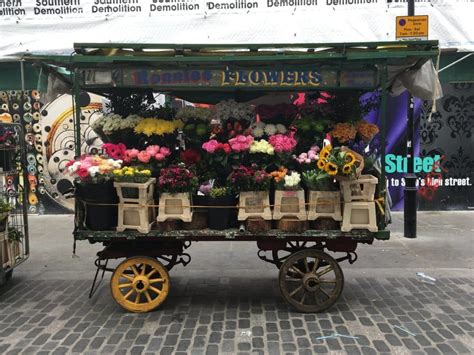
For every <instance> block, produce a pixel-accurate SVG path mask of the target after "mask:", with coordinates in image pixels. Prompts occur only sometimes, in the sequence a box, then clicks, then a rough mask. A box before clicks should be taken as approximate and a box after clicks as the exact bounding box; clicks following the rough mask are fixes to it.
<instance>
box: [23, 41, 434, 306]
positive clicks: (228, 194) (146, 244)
mask: <svg viewBox="0 0 474 355" xmlns="http://www.w3.org/2000/svg"><path fill="white" fill-rule="evenodd" d="M288 47H291V50H290V49H288V48H285V46H282V45H180V46H174V45H144V44H122V45H120V44H76V45H75V50H76V53H75V55H73V56H71V57H69V56H68V57H67V58H66V57H47V56H46V57H41V56H36V57H35V56H31V57H29V60H32V61H41V62H42V63H43V64H44V63H46V64H51V65H52V66H51V70H54V68H55V67H64V68H66V69H68V70H69V71H71V72H73V74H74V75H73V76H72V75H71V77H73V78H74V81H73V83H72V84H73V88H74V97H75V106H76V122H75V125H76V130H77V132H76V135H75V137H76V155H77V157H76V161H73V162H71V163H70V168H71V169H70V170H71V174H72V175H74V176H75V177H76V178H78V179H79V180H80V183H82V185H86V186H87V185H88V184H89V185H91V184H93V182H92V181H90V179H91V177H93V178H95V179H97V178H98V177H100V178H101V179H102V180H103V179H106V180H107V179H108V180H114V176H120V174H125V171H129V172H130V171H132V172H134V171H139V170H140V169H146V170H149V171H150V172H151V174H150V177H153V178H156V185H155V189H154V193H153V194H149V195H147V196H146V199H144V200H142V201H141V202H139V203H138V204H137V205H138V206H140V208H142V209H143V210H145V209H151V210H153V213H150V214H149V215H152V216H154V213H156V214H157V217H156V220H155V223H154V224H151V223H150V224H147V229H146V230H145V232H143V231H141V230H140V229H138V230H137V229H133V228H128V229H124V228H122V227H121V226H119V227H118V228H117V226H116V225H108V226H107V228H103V229H98V228H96V227H97V226H95V225H94V223H92V222H93V221H91V220H88V218H87V217H88V216H89V215H88V214H87V211H86V210H87V209H88V208H89V209H90V208H94V206H95V207H106V206H113V207H115V211H114V209H113V208H112V209H109V210H108V211H107V213H109V215H110V217H113V214H114V213H115V214H116V213H117V211H116V206H117V205H118V204H119V202H118V200H117V202H116V203H113V202H110V201H109V202H105V203H104V202H103V201H93V200H91V199H89V200H85V199H84V198H82V197H81V196H80V195H77V198H76V226H75V229H74V239H75V240H76V241H77V240H88V241H90V242H92V243H97V242H99V243H103V244H104V246H105V248H104V249H103V250H102V251H100V252H99V253H98V259H97V261H96V266H97V273H96V276H95V279H94V282H93V285H92V288H91V295H92V293H93V292H94V290H95V289H96V288H97V279H98V276H99V274H100V272H102V277H103V275H104V272H105V271H111V272H112V278H111V290H112V296H113V298H114V299H115V300H116V301H117V303H118V304H120V305H121V306H122V307H124V308H125V309H127V310H129V311H132V312H146V311H150V310H152V309H155V308H157V307H158V306H159V305H160V304H161V303H162V302H164V301H165V299H166V297H167V295H168V292H169V290H170V288H172V281H171V280H170V276H169V270H171V269H172V268H173V267H174V266H176V265H178V264H182V265H183V266H186V265H187V264H188V263H189V262H190V259H191V257H190V255H189V254H188V253H186V249H187V248H188V247H189V246H190V244H191V243H192V242H195V241H201V242H202V241H209V242H212V241H234V242H235V241H253V242H256V244H257V249H258V256H259V257H260V259H262V260H263V261H266V262H270V263H272V264H274V265H275V266H277V267H278V268H279V277H278V279H279V285H280V290H281V295H282V297H283V298H284V299H285V301H287V303H288V304H290V305H291V306H293V307H294V308H296V309H297V310H299V311H302V312H320V311H323V310H325V309H327V308H329V307H330V306H331V305H333V304H334V303H335V302H336V301H337V300H338V298H339V296H340V295H341V293H342V290H343V285H344V278H343V273H342V270H341V267H340V263H341V262H342V261H348V262H349V263H350V264H352V263H354V262H355V261H356V259H357V254H356V248H357V246H358V245H359V244H372V243H373V242H374V241H376V240H387V239H389V236H390V233H389V231H388V230H387V229H386V226H387V223H388V222H389V220H390V219H389V205H388V202H387V201H388V199H387V198H386V196H387V190H386V186H387V185H386V179H385V172H384V171H383V169H382V170H377V169H374V168H372V170H370V171H366V170H367V169H366V167H365V166H364V160H367V159H368V158H369V157H368V156H366V154H365V151H367V150H364V151H362V152H361V151H360V150H357V147H360V145H361V144H365V146H369V145H371V147H372V146H373V145H375V143H374V142H375V139H374V137H377V139H378V140H379V141H380V142H381V143H380V147H379V148H378V155H377V156H376V157H375V158H376V159H381V161H384V156H385V145H386V142H385V114H386V106H387V93H388V90H389V87H390V86H391V85H392V83H393V81H394V79H395V77H396V76H397V75H398V74H402V73H404V72H405V71H406V70H408V69H412V70H416V69H418V68H419V67H420V66H421V65H422V64H423V63H426V62H428V61H429V60H430V59H432V58H434V57H435V56H436V55H437V53H438V48H437V42H436V41H416V42H393V43H392V42H387V43H356V44H319V45H318V44H304V45H296V44H291V45H288ZM405 82H406V81H405ZM82 91H90V92H94V93H98V94H101V95H104V96H108V97H109V98H110V99H111V101H112V105H111V106H112V109H111V112H108V113H105V114H104V117H103V118H102V119H100V120H98V121H97V122H96V123H95V124H94V127H93V128H94V130H95V131H96V133H97V134H98V135H99V136H100V137H101V138H102V139H103V140H104V142H107V143H106V144H104V151H103V152H102V155H101V156H100V157H95V158H94V157H92V158H91V157H84V156H83V157H80V156H81V150H80V147H81V144H82V142H81V134H80V132H79V130H80V120H81V115H80V106H81V105H83V104H84V103H83V99H82V101H81V97H82V98H83V97H84V95H81V92H82ZM154 92H156V93H158V92H159V93H164V94H165V95H167V97H168V98H169V99H170V100H173V99H175V98H178V99H182V100H186V101H187V102H192V103H194V104H196V105H195V106H189V107H184V108H182V109H179V110H175V109H173V108H172V107H171V106H165V107H156V106H153V107H151V106H149V107H147V108H144V109H143V108H142V106H143V105H142V103H143V102H145V103H146V102H147V100H146V98H147V97H148V98H149V97H150V96H153V95H152V94H153V93H154ZM367 92H372V93H373V97H374V99H373V100H372V101H370V102H369V103H367V102H364V103H361V101H360V96H361V93H367ZM276 93H278V95H275V94H276ZM120 95H122V97H123V98H126V100H125V99H124V100H123V102H122V103H121V104H120V100H117V98H118V97H120ZM140 96H141V100H142V101H140V102H139V103H138V104H137V105H130V104H128V103H129V102H130V100H131V99H132V98H133V99H135V98H137V97H138V98H139V99H140ZM274 96H275V99H272V98H273V97H274ZM277 96H278V97H279V98H282V97H283V98H285V99H280V101H278V100H277V99H276V97H277ZM148 101H149V100H148ZM124 102H127V104H123V103H124ZM371 104H373V106H374V107H375V106H377V107H379V108H380V111H379V115H378V116H379V118H378V125H376V124H374V123H373V122H368V121H366V120H365V116H366V114H367V112H369V111H370V110H371V109H373V107H372V108H368V107H369V106H370V105H371ZM145 106H146V105H145ZM341 106H343V107H345V111H344V110H342V111H341V109H340V108H341ZM130 107H140V109H141V110H142V111H140V110H135V111H133V112H132V111H130V109H129V108H130ZM348 107H349V109H350V110H351V111H348V110H347V108H348ZM122 131H123V132H122ZM124 132H126V134H123V133H124ZM132 136H133V137H132ZM371 149H372V148H371ZM86 159H93V162H92V164H90V165H89V166H88V167H87V169H86V170H81V169H82V168H81V167H80V166H81V164H82V163H81V161H84V160H86ZM100 159H109V160H107V162H106V163H104V162H103V161H102V163H101V162H100V161H99V160H100ZM74 164H75V165H74ZM114 164H116V165H117V166H116V167H113V165H114ZM121 169H122V170H121ZM123 169H125V170H123ZM130 169H131V170H130ZM136 169H138V170H136ZM364 169H365V170H364ZM132 172H131V173H130V174H133V173H132ZM81 179H82V180H81ZM374 179H375V180H374ZM374 182H375V186H376V188H375V190H374V189H373V183H374ZM116 186H117V185H116ZM123 186H128V185H123ZM354 189H355V190H354ZM121 194H123V191H121ZM152 195H153V196H152ZM116 198H117V197H116V196H112V197H111V200H113V199H116ZM145 200H146V202H145ZM362 205H363V206H365V210H364V209H363V208H362V207H361V206H362ZM135 207H137V206H135ZM346 211H348V212H346ZM206 215H207V217H208V218H206ZM89 217H90V216H89ZM147 222H148V221H147ZM207 222H209V223H208V224H207V225H206V223H207ZM255 223H257V224H258V223H260V224H261V225H262V226H263V227H262V228H254V227H255ZM250 225H252V228H250V227H249V226H250ZM330 253H336V255H335V256H331V255H330ZM119 258H121V259H124V260H123V261H122V262H121V263H120V264H119V266H118V267H117V268H115V269H110V268H108V267H107V262H108V260H109V259H119Z"/></svg>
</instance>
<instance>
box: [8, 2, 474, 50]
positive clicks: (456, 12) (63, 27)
mask: <svg viewBox="0 0 474 355" xmlns="http://www.w3.org/2000/svg"><path fill="white" fill-rule="evenodd" d="M406 13H407V9H406V3H405V2H399V1H393V2H388V1H387V0H255V1H252V0H218V1H208V0H187V1H180V0H0V33H1V35H2V41H1V42H0V57H5V56H9V55H13V54H22V53H28V52H29V53H37V54H69V53H71V52H72V51H73V43H74V42H99V43H107V42H117V43H241V44H248V43H330V42H333V43H336V42H373V41H392V40H395V17H396V16H400V15H406ZM473 13H474V2H472V1H469V0H423V1H417V2H416V14H419V15H428V16H429V39H438V40H440V45H441V47H456V48H459V49H461V50H473V49H474V21H472V14H473Z"/></svg>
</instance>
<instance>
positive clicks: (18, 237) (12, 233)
mask: <svg viewBox="0 0 474 355" xmlns="http://www.w3.org/2000/svg"><path fill="white" fill-rule="evenodd" d="M8 240H9V241H10V242H18V243H21V242H22V240H23V233H22V232H21V231H20V230H18V229H17V228H15V227H12V226H8Z"/></svg>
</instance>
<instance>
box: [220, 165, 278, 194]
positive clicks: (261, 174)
mask: <svg viewBox="0 0 474 355" xmlns="http://www.w3.org/2000/svg"><path fill="white" fill-rule="evenodd" d="M228 180H229V182H230V183H231V184H232V185H234V186H235V188H236V189H237V190H239V191H267V190H268V189H269V188H270V182H271V176H270V175H269V174H268V173H267V172H266V171H265V170H259V169H257V167H256V165H253V166H252V167H251V168H249V167H246V166H244V165H240V166H239V167H238V168H235V169H234V170H233V171H232V173H231V174H230V175H229V178H228Z"/></svg>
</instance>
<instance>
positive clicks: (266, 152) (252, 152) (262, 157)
mask: <svg viewBox="0 0 474 355" xmlns="http://www.w3.org/2000/svg"><path fill="white" fill-rule="evenodd" d="M248 161H249V163H250V164H256V165H257V166H260V167H262V168H264V169H266V168H267V167H268V166H270V165H271V164H273V163H274V161H275V148H273V146H272V145H271V144H270V143H268V141H266V140H265V139H260V140H258V141H253V143H252V145H251V146H250V149H249V154H248Z"/></svg>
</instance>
